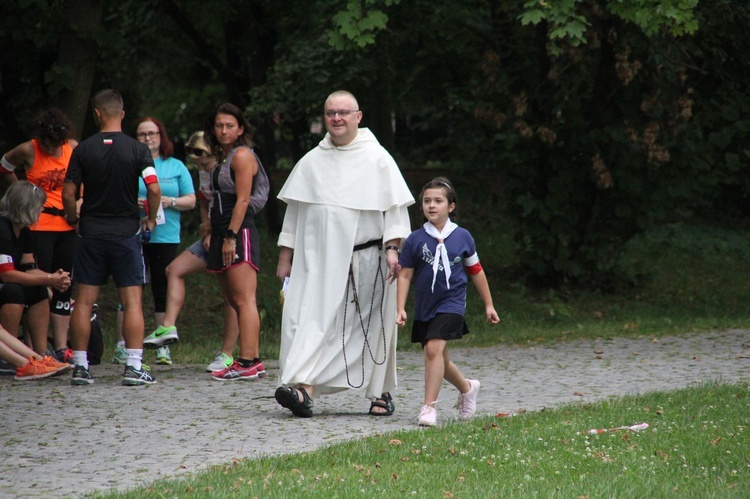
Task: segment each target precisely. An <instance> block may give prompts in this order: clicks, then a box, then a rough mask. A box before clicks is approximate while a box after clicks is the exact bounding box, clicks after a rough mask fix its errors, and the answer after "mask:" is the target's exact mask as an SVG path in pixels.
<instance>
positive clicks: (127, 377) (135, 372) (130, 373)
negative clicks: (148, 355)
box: [122, 365, 156, 386]
mask: <svg viewBox="0 0 750 499" xmlns="http://www.w3.org/2000/svg"><path fill="white" fill-rule="evenodd" d="M154 383H156V378H154V376H153V375H152V374H151V373H150V372H149V369H148V367H147V366H145V365H141V368H140V369H136V368H135V367H133V366H125V374H123V376H122V384H123V385H124V386H141V385H153V384H154Z"/></svg>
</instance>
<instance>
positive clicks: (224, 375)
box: [211, 361, 266, 381]
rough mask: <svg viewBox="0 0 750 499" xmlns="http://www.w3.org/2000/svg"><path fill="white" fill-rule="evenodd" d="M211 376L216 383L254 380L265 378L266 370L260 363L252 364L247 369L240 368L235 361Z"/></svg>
mask: <svg viewBox="0 0 750 499" xmlns="http://www.w3.org/2000/svg"><path fill="white" fill-rule="evenodd" d="M211 376H213V378H214V379H215V380H217V381H234V380H237V379H240V380H254V379H258V378H265V377H266V368H265V366H264V365H263V362H260V361H258V362H253V363H252V364H250V366H249V367H242V366H241V365H240V363H239V362H237V361H235V362H234V364H232V365H231V366H229V367H227V368H226V369H220V370H218V371H213V372H212V373H211Z"/></svg>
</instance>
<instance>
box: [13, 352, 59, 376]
mask: <svg viewBox="0 0 750 499" xmlns="http://www.w3.org/2000/svg"><path fill="white" fill-rule="evenodd" d="M65 365H66V366H67V365H68V364H65ZM68 368H69V367H68ZM61 369H63V368H62V367H61V366H60V365H59V364H56V365H51V364H50V363H48V362H47V361H45V360H44V359H39V360H37V359H35V358H34V357H29V361H28V362H27V363H26V365H25V366H23V367H19V368H18V369H16V376H15V379H16V380H17V381H28V380H32V379H42V378H49V377H50V376H54V375H55V374H58V373H59V372H60V371H61Z"/></svg>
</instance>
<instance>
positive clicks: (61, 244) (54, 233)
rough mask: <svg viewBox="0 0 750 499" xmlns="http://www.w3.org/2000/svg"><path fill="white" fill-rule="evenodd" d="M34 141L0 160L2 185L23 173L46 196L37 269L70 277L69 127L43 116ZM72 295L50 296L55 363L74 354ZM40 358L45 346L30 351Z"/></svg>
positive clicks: (54, 114)
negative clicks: (65, 195) (66, 207)
mask: <svg viewBox="0 0 750 499" xmlns="http://www.w3.org/2000/svg"><path fill="white" fill-rule="evenodd" d="M32 135H33V138H32V139H31V140H30V141H28V142H24V143H23V144H21V145H19V146H17V147H15V148H14V149H12V150H10V151H8V152H7V153H5V155H4V156H3V157H2V159H0V179H2V182H3V183H5V184H6V185H10V184H13V183H15V182H17V181H18V177H17V176H16V172H17V170H20V171H25V176H26V180H28V181H29V182H31V183H32V184H34V185H36V186H37V187H38V188H39V189H41V190H42V191H44V193H45V194H46V195H47V201H46V202H45V204H44V207H43V209H42V213H41V215H40V216H39V220H38V221H37V222H36V223H34V224H33V225H32V226H31V233H32V239H33V243H34V248H35V256H36V260H37V261H36V265H38V267H39V269H41V270H42V271H44V272H47V273H53V272H56V271H57V270H58V269H62V270H63V271H65V272H70V270H71V268H72V267H73V255H74V253H75V247H76V241H77V238H76V232H75V229H74V228H73V227H72V226H71V225H70V224H68V222H67V220H66V219H65V212H64V211H63V205H62V186H63V180H64V179H65V174H66V173H67V171H68V161H69V160H70V155H71V153H72V152H73V148H74V147H76V146H77V145H78V142H76V141H75V140H74V139H73V138H72V137H73V129H72V123H71V121H70V119H69V118H68V117H67V116H66V115H65V113H63V112H62V111H61V110H60V109H57V108H50V109H47V110H44V111H41V112H40V113H39V114H38V115H37V116H36V118H35V119H34V132H33V134H32ZM70 296H71V293H70V289H69V288H68V289H65V290H64V291H61V290H59V289H54V288H53V290H52V298H51V300H50V302H49V309H50V314H51V315H50V322H51V324H52V338H53V342H54V344H53V347H54V354H55V358H56V359H57V360H58V361H61V362H71V361H72V360H73V351H72V350H71V349H70V348H68V325H69V324H70V310H71V300H70ZM33 348H34V350H35V351H36V352H37V353H38V354H42V353H44V352H45V351H46V350H47V342H46V341H43V342H41V341H39V342H37V343H36V344H34V345H33Z"/></svg>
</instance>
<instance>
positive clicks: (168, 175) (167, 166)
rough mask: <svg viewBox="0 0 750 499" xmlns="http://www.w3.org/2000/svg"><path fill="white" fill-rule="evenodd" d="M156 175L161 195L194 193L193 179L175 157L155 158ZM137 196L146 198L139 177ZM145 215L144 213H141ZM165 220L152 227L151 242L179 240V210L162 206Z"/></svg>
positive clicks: (171, 196) (175, 195)
mask: <svg viewBox="0 0 750 499" xmlns="http://www.w3.org/2000/svg"><path fill="white" fill-rule="evenodd" d="M154 166H155V168H156V176H157V177H159V187H161V195H162V197H164V196H167V197H170V198H178V197H180V196H185V195H186V194H195V188H194V187H193V179H192V177H191V176H190V172H189V171H188V169H187V167H186V166H185V164H184V163H183V162H182V161H180V160H179V159H176V158H166V159H164V158H157V159H155V160H154ZM138 197H139V198H146V184H144V183H143V179H141V181H140V183H139V184H138ZM141 215H142V216H145V213H142V214H141ZM164 218H165V219H166V221H165V222H164V223H163V224H161V225H157V226H156V227H154V230H153V232H152V233H151V243H175V244H176V243H179V242H180V212H179V211H178V210H175V209H174V208H172V207H171V206H169V207H167V208H164Z"/></svg>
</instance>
